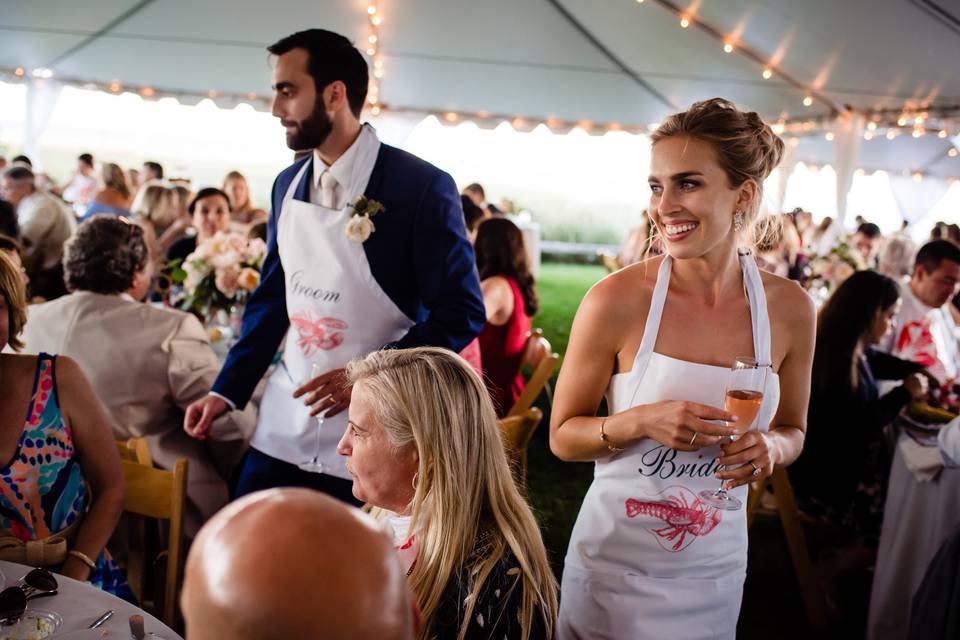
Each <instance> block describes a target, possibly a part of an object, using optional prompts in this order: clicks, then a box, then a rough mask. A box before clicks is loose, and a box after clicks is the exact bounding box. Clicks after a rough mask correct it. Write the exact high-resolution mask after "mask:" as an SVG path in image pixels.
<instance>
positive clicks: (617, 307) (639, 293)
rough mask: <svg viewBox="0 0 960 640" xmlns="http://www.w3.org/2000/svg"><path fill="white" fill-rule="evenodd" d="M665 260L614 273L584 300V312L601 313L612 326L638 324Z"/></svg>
mask: <svg viewBox="0 0 960 640" xmlns="http://www.w3.org/2000/svg"><path fill="white" fill-rule="evenodd" d="M662 260H663V258H662V257H659V256H657V257H654V258H650V259H648V260H644V261H642V262H637V263H635V264H632V265H630V266H628V267H624V268H623V269H620V270H619V271H615V272H614V273H611V274H610V275H608V276H606V277H605V278H603V279H602V280H600V281H599V282H598V283H596V284H595V285H593V287H591V288H590V290H589V291H588V292H587V295H586V296H584V299H583V302H582V303H581V309H582V310H585V311H586V310H589V311H590V312H591V313H600V314H603V316H604V317H605V318H606V319H607V320H608V321H610V322H616V321H617V320H619V319H625V320H629V321H630V322H635V321H636V317H637V312H638V310H641V309H645V308H646V307H649V306H650V297H651V295H652V293H653V287H654V285H655V284H656V282H657V271H658V269H659V268H660V263H661V262H662Z"/></svg>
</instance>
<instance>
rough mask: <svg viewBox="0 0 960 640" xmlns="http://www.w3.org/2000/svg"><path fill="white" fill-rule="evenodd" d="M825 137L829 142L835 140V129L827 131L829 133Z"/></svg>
mask: <svg viewBox="0 0 960 640" xmlns="http://www.w3.org/2000/svg"><path fill="white" fill-rule="evenodd" d="M823 137H824V138H826V140H827V142H831V141H833V131H827V135H825V136H823Z"/></svg>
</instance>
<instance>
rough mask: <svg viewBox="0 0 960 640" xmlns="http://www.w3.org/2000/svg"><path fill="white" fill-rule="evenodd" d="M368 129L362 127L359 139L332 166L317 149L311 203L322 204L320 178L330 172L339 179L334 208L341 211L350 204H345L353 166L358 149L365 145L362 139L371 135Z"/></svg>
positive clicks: (314, 153)
mask: <svg viewBox="0 0 960 640" xmlns="http://www.w3.org/2000/svg"><path fill="white" fill-rule="evenodd" d="M366 129H367V128H366V127H361V129H360V135H358V136H357V139H356V140H354V141H353V144H351V145H350V147H349V148H348V149H347V150H346V151H344V152H343V155H342V156H340V157H339V158H337V160H336V161H335V162H334V163H333V164H332V165H329V166H328V165H327V163H325V162H324V161H323V159H322V158H321V157H320V152H319V151H317V150H316V149H314V150H313V189H311V190H310V202H312V203H313V204H316V205H319V204H321V192H320V177H321V176H322V175H323V173H324V172H325V171H329V172H330V173H332V174H333V177H334V178H336V179H337V188H336V189H335V190H334V194H335V198H334V206H333V208H334V209H336V210H340V209H343V208H344V207H345V206H347V204H349V203H347V202H345V200H346V198H347V189H348V188H349V185H350V180H351V179H352V178H353V164H354V160H355V159H356V157H357V149H358V148H359V147H360V145H361V144H363V143H362V142H361V139H362V138H364V137H365V136H366V135H367V134H368V133H369V132H367V130H366ZM364 142H366V141H364Z"/></svg>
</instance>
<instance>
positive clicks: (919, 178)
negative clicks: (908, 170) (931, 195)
mask: <svg viewBox="0 0 960 640" xmlns="http://www.w3.org/2000/svg"><path fill="white" fill-rule="evenodd" d="M922 180H923V174H922V173H920V172H919V171H914V172H913V181H914V182H921V181H922Z"/></svg>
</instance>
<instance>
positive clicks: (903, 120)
mask: <svg viewBox="0 0 960 640" xmlns="http://www.w3.org/2000/svg"><path fill="white" fill-rule="evenodd" d="M905 124H907V117H906V116H900V117H899V118H897V126H899V127H902V126H904V125H905Z"/></svg>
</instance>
